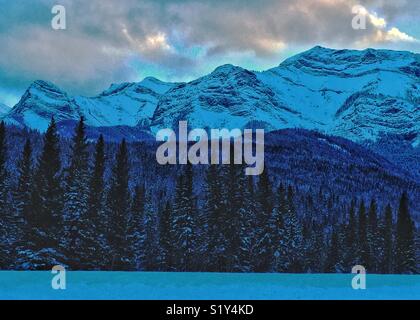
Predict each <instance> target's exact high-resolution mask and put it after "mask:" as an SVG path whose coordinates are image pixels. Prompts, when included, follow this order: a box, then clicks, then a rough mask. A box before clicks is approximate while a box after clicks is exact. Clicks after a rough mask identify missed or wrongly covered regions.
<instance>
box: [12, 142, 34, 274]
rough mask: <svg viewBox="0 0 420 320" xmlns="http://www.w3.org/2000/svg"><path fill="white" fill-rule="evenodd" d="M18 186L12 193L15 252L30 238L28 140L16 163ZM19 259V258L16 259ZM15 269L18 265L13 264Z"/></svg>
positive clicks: (30, 153) (29, 157)
mask: <svg viewBox="0 0 420 320" xmlns="http://www.w3.org/2000/svg"><path fill="white" fill-rule="evenodd" d="M17 171H18V175H19V178H18V184H17V187H16V190H15V191H14V203H15V212H16V214H15V224H16V226H17V229H18V230H16V235H17V237H18V241H19V243H17V251H18V252H20V251H24V250H25V248H26V243H28V240H29V239H30V238H31V234H30V233H31V226H30V225H29V221H30V215H31V212H32V209H31V192H32V187H33V186H32V180H33V179H32V147H31V143H30V140H29V139H27V140H26V142H25V146H24V147H23V152H22V156H21V158H20V160H19V161H18V168H17ZM16 259H19V257H16ZM15 263H16V265H15V267H16V268H19V264H18V262H17V261H16V262H15Z"/></svg>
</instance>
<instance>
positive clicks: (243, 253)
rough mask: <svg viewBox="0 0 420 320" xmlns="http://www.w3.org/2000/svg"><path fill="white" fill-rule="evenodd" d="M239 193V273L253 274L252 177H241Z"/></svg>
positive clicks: (253, 211)
mask: <svg viewBox="0 0 420 320" xmlns="http://www.w3.org/2000/svg"><path fill="white" fill-rule="evenodd" d="M239 182H240V186H241V187H240V189H239V192H242V195H243V203H242V206H241V208H240V210H239V219H240V221H239V222H240V230H239V238H240V246H239V253H238V264H239V266H240V267H239V271H241V272H253V271H254V266H255V265H256V264H257V263H256V261H255V256H256V253H255V248H256V231H255V227H254V224H255V217H256V212H255V203H254V196H255V193H254V179H253V176H248V177H247V178H246V177H243V179H241V180H240V181H239Z"/></svg>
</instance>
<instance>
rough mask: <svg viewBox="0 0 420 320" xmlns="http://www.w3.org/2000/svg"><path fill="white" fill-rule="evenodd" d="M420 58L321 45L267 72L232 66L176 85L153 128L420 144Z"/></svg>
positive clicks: (154, 118)
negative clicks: (182, 124)
mask: <svg viewBox="0 0 420 320" xmlns="http://www.w3.org/2000/svg"><path fill="white" fill-rule="evenodd" d="M419 77H420V55H418V54H413V53H410V52H398V51H389V50H373V49H367V50H364V51H355V50H333V49H326V48H322V47H315V48H313V49H311V50H309V51H306V52H304V53H302V54H299V55H296V56H294V57H292V58H290V59H287V60H286V61H284V62H283V63H282V64H280V65H279V66H278V67H276V68H273V69H270V70H267V71H264V72H250V71H247V70H244V69H242V68H239V67H234V66H231V65H226V66H222V67H219V68H217V69H216V70H215V71H214V72H213V73H211V74H210V75H208V76H205V77H203V78H200V79H198V80H196V81H192V82H190V83H187V84H182V85H179V86H178V87H175V88H173V90H171V91H169V92H168V93H167V94H166V95H164V96H163V97H162V99H161V100H160V101H159V104H158V107H157V110H156V112H155V114H154V117H153V122H152V126H157V127H171V126H172V125H173V124H174V123H176V122H177V121H178V120H180V119H184V120H188V121H189V125H191V127H206V126H210V127H211V126H212V127H216V128H218V127H220V126H226V127H228V128H234V127H239V128H241V127H246V126H249V125H250V124H252V126H259V127H265V128H266V129H268V130H271V129H273V128H276V129H279V128H293V127H300V128H305V129H316V130H319V131H322V132H326V133H330V134H336V135H340V136H344V137H347V138H350V139H353V140H357V141H360V140H364V139H375V138H376V137H378V135H380V134H381V133H382V132H384V133H392V134H402V135H404V136H405V137H407V138H408V139H411V140H412V142H413V143H416V144H418V143H419V142H420V135H419V133H420V108H419V104H420V103H419V102H420V80H419V79H420V78H419Z"/></svg>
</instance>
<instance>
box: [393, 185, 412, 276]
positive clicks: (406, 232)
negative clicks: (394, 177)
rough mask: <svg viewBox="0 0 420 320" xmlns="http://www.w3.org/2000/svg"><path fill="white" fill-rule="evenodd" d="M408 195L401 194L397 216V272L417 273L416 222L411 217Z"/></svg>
mask: <svg viewBox="0 0 420 320" xmlns="http://www.w3.org/2000/svg"><path fill="white" fill-rule="evenodd" d="M408 201H409V200H408V195H407V193H406V192H404V193H403V194H402V196H401V200H400V206H399V209H398V217H397V230H396V247H395V272H397V273H416V267H417V266H416V251H415V242H414V232H415V231H414V224H413V221H412V220H411V217H410V211H409V203H408Z"/></svg>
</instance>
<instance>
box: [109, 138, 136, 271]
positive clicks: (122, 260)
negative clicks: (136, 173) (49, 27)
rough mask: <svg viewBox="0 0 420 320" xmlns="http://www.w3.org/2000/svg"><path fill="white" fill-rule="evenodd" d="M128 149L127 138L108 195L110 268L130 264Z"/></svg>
mask: <svg viewBox="0 0 420 320" xmlns="http://www.w3.org/2000/svg"><path fill="white" fill-rule="evenodd" d="M128 181H129V160H128V149H127V143H126V141H125V139H123V140H122V142H121V144H120V145H119V147H118V151H117V154H116V157H115V164H114V167H113V170H112V177H111V186H110V189H109V192H108V196H107V210H108V211H109V213H108V214H109V223H108V230H107V231H108V232H107V233H108V242H109V246H110V248H109V249H110V260H111V261H110V266H109V267H110V269H111V270H126V269H128V268H129V266H130V261H129V253H128V243H127V229H128V210H129V201H130V193H129V189H128Z"/></svg>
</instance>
